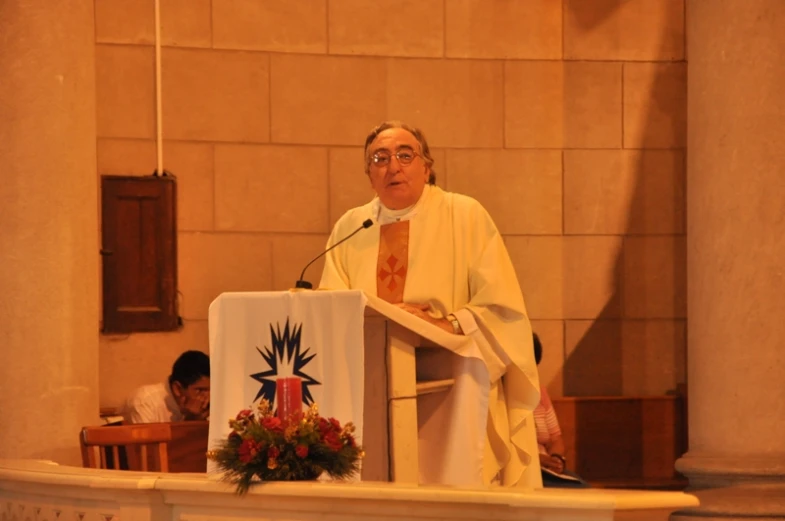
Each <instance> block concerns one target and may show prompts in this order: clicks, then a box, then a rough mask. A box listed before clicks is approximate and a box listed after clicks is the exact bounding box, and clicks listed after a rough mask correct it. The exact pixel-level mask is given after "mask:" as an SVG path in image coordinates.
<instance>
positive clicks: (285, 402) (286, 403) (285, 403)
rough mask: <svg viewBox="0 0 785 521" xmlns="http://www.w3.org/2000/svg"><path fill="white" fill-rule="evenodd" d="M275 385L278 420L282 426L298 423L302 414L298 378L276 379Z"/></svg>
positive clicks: (299, 381)
mask: <svg viewBox="0 0 785 521" xmlns="http://www.w3.org/2000/svg"><path fill="white" fill-rule="evenodd" d="M275 385H276V388H275V394H276V397H277V400H278V418H279V419H280V420H281V422H282V423H283V424H284V425H289V423H292V422H298V421H300V418H301V417H302V413H303V387H302V381H301V380H300V378H299V377H297V376H292V377H290V378H278V380H277V381H276V384H275Z"/></svg>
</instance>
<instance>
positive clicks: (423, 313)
mask: <svg viewBox="0 0 785 521" xmlns="http://www.w3.org/2000/svg"><path fill="white" fill-rule="evenodd" d="M395 305H396V306H398V307H399V308H401V309H402V310H404V311H407V312H409V313H411V314H412V315H414V316H416V317H419V318H421V319H423V320H425V321H426V322H430V323H431V324H433V325H434V326H438V327H440V328H442V329H444V330H445V331H447V332H448V333H454V332H455V331H453V327H452V324H450V321H449V320H447V319H446V318H433V317H432V316H431V315H430V314H429V313H428V311H429V310H430V309H431V306H430V304H408V303H406V302H399V303H398V304H395Z"/></svg>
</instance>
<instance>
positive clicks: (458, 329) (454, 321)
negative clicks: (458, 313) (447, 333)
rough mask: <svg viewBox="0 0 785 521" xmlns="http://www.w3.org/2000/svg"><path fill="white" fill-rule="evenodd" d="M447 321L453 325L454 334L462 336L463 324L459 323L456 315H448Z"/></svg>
mask: <svg viewBox="0 0 785 521" xmlns="http://www.w3.org/2000/svg"><path fill="white" fill-rule="evenodd" d="M447 320H449V321H450V324H452V332H453V333H455V334H456V335H460V334H461V331H462V330H461V323H460V322H458V319H457V318H455V315H447Z"/></svg>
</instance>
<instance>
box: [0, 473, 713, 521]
mask: <svg viewBox="0 0 785 521" xmlns="http://www.w3.org/2000/svg"><path fill="white" fill-rule="evenodd" d="M30 485H33V486H34V487H36V488H37V487H40V486H42V485H43V486H46V487H47V490H48V495H58V491H57V489H58V488H59V487H63V492H64V493H65V492H66V489H68V493H67V494H66V495H68V496H70V497H73V495H72V494H73V491H74V490H75V489H82V490H84V491H85V492H88V491H89V495H90V496H91V497H95V495H96V494H100V493H101V491H106V492H110V491H111V492H110V493H111V494H112V495H115V494H117V493H119V492H121V491H122V492H123V495H125V494H126V493H136V494H141V495H150V494H152V495H156V496H163V500H164V503H170V504H171V503H176V504H178V505H183V504H188V505H190V506H211V505H217V504H218V503H221V504H224V505H226V503H227V502H228V503H233V504H234V503H235V501H238V500H243V501H244V503H245V506H246V507H252V505H253V504H256V505H258V504H260V503H259V502H260V501H263V502H265V501H269V499H270V498H272V497H275V498H277V500H278V501H281V502H288V500H296V501H299V502H302V500H303V498H304V497H307V498H308V500H309V501H315V502H319V503H322V502H325V501H326V502H339V503H343V502H353V503H369V502H370V503H375V504H377V505H378V506H379V507H380V509H382V510H383V509H384V508H385V507H383V506H382V505H383V504H388V505H389V504H393V503H394V504H401V503H408V504H421V505H425V504H428V505H430V506H438V505H444V506H445V507H446V506H448V505H449V506H450V507H451V508H458V509H460V508H465V507H470V506H473V507H483V508H489V507H490V508H493V507H501V508H503V509H511V508H512V509H516V510H517V509H533V510H549V509H555V510H559V511H561V512H564V511H565V510H574V511H575V512H576V513H577V512H578V511H585V512H590V511H606V512H610V511H616V512H619V511H625V510H663V509H667V510H671V511H672V510H680V509H684V508H693V507H696V506H698V499H697V498H696V497H695V496H692V495H690V494H686V493H683V492H661V491H644V490H641V491H636V490H609V489H585V490H569V489H543V490H516V491H512V490H510V489H504V488H489V489H468V488H456V487H442V486H414V485H403V484H394V483H378V482H365V483H352V484H346V483H328V482H292V483H283V482H277V483H267V484H264V485H259V486H255V487H252V488H251V490H250V492H249V493H248V494H247V496H246V497H245V498H238V497H237V496H236V495H235V494H234V487H233V486H231V485H229V484H227V483H224V482H221V481H219V480H218V479H216V478H214V477H208V476H206V475H204V474H165V473H148V472H130V471H113V470H94V469H83V468H78V467H68V466H59V465H57V464H54V463H51V462H42V461H34V460H0V496H2V495H4V493H6V492H12V491H16V492H24V491H26V490H28V489H29V491H32V490H33V489H32V488H31V487H30Z"/></svg>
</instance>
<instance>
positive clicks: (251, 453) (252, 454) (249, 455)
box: [237, 440, 262, 463]
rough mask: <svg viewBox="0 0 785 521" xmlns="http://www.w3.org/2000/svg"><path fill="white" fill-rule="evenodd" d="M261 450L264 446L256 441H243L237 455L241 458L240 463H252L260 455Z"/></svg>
mask: <svg viewBox="0 0 785 521" xmlns="http://www.w3.org/2000/svg"><path fill="white" fill-rule="evenodd" d="M261 449H262V444H261V443H258V442H256V441H255V440H243V442H242V443H241V444H240V447H239V448H238V449H237V454H238V455H239V457H240V461H242V462H243V463H250V462H252V461H253V460H254V458H256V455H257V454H259V452H260V451H261Z"/></svg>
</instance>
